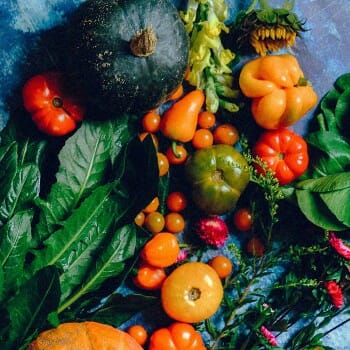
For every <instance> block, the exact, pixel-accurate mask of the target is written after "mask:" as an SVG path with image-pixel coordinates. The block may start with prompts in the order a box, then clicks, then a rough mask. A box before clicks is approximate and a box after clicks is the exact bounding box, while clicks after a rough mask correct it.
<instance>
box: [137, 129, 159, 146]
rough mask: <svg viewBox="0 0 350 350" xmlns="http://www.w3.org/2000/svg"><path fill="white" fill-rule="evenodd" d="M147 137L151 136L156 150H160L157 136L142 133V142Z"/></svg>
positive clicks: (140, 136)
mask: <svg viewBox="0 0 350 350" xmlns="http://www.w3.org/2000/svg"><path fill="white" fill-rule="evenodd" d="M147 135H151V137H152V141H153V144H154V147H155V149H158V148H159V140H158V137H157V136H156V135H155V134H152V133H150V132H146V131H145V132H141V133H140V134H139V138H140V140H141V141H143V140H144V139H145V138H146V136H147Z"/></svg>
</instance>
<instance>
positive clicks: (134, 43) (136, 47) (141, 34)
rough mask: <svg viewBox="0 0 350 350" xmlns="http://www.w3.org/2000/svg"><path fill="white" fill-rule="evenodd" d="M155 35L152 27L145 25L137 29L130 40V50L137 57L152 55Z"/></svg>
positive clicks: (154, 46) (155, 40) (155, 41)
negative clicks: (143, 27)
mask: <svg viewBox="0 0 350 350" xmlns="http://www.w3.org/2000/svg"><path fill="white" fill-rule="evenodd" d="M156 44H157V37H156V36H155V34H154V32H153V29H152V28H151V27H147V28H145V29H141V30H140V31H138V32H137V33H136V34H135V35H134V36H133V37H132V38H131V40H130V50H131V52H132V53H133V54H134V55H135V56H138V57H147V56H150V55H152V53H153V52H154V50H155V48H156Z"/></svg>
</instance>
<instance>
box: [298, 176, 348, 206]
mask: <svg viewBox="0 0 350 350" xmlns="http://www.w3.org/2000/svg"><path fill="white" fill-rule="evenodd" d="M348 188H350V172H342V173H338V174H333V175H327V176H323V177H320V178H317V179H307V180H303V181H299V182H298V183H297V184H296V189H303V190H308V191H310V192H318V193H321V192H333V191H339V190H344V189H348ZM339 204H340V203H339Z"/></svg>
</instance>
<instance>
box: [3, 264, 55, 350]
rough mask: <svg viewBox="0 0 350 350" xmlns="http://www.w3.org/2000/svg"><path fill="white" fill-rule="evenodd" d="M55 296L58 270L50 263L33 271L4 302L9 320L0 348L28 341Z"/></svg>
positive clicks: (7, 349)
mask: <svg viewBox="0 0 350 350" xmlns="http://www.w3.org/2000/svg"><path fill="white" fill-rule="evenodd" d="M59 299H60V286H59V279H58V271H57V269H56V268H55V267H54V266H48V267H45V268H44V269H42V270H40V271H38V272H37V273H36V274H35V275H33V277H32V278H31V279H30V280H28V281H27V282H26V283H25V284H23V285H22V286H21V288H20V289H19V290H18V292H17V293H16V294H15V295H14V296H13V297H12V298H11V299H9V301H8V302H7V304H6V310H7V313H8V315H9V318H10V324H9V327H8V329H7V330H6V331H7V332H6V333H5V332H3V333H5V334H2V339H0V340H1V350H14V349H17V348H18V346H19V345H20V344H23V343H24V342H26V341H27V342H28V341H29V340H30V337H32V336H33V335H34V334H35V332H36V331H38V330H40V329H42V327H43V325H44V324H45V322H46V320H47V318H48V315H49V314H50V313H51V312H54V311H55V310H56V309H57V306H58V303H59Z"/></svg>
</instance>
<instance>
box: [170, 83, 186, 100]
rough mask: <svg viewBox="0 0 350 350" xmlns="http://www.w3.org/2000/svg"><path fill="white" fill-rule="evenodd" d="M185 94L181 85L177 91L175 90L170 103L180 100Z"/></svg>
mask: <svg viewBox="0 0 350 350" xmlns="http://www.w3.org/2000/svg"><path fill="white" fill-rule="evenodd" d="M183 93H184V87H183V86H182V85H179V86H178V87H177V89H175V90H174V92H173V93H172V94H171V95H170V97H169V99H168V101H175V100H177V99H179V98H180V97H181V96H182V95H183Z"/></svg>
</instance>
